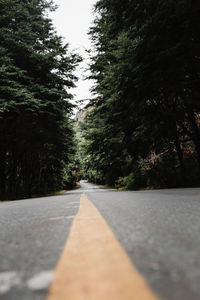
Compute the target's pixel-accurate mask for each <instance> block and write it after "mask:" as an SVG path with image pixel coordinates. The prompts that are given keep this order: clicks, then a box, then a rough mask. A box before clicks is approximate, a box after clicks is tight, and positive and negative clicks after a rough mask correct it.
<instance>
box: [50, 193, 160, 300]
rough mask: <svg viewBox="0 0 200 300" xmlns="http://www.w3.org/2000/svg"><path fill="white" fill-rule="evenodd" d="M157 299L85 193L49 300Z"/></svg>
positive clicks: (60, 261) (57, 269)
mask: <svg viewBox="0 0 200 300" xmlns="http://www.w3.org/2000/svg"><path fill="white" fill-rule="evenodd" d="M111 299H113V300H156V299H158V298H157V296H155V295H154V294H153V292H152V291H151V290H150V288H149V287H148V285H147V283H146V282H145V280H144V279H143V278H142V276H141V275H140V274H139V273H138V271H137V270H136V269H135V268H134V266H133V265H132V263H131V261H130V259H129V258H128V256H127V254H126V253H125V251H124V249H123V248H122V246H121V245H120V243H119V242H118V241H117V240H116V238H115V236H114V234H113V233H112V231H111V229H110V228H109V226H108V225H107V223H106V222H105V220H104V219H103V218H102V216H101V215H100V213H99V212H98V210H97V209H96V208H95V206H94V205H93V204H92V203H91V202H90V201H89V200H88V199H87V197H86V196H85V194H83V195H82V196H81V202H80V208H79V211H78V214H77V215H76V217H75V218H74V221H73V223H72V227H71V230H70V234H69V237H68V239H67V242H66V245H65V247H64V250H63V253H62V255H61V258H60V260H59V262H58V265H57V268H56V271H55V280H54V282H53V283H52V285H51V287H50V290H49V293H48V296H47V300H111Z"/></svg>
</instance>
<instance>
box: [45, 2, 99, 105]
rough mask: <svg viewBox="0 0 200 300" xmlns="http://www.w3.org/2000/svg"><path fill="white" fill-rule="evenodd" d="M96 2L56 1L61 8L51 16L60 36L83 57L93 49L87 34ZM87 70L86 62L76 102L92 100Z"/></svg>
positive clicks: (82, 68) (81, 70) (83, 66)
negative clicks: (88, 50) (85, 79)
mask: <svg viewBox="0 0 200 300" xmlns="http://www.w3.org/2000/svg"><path fill="white" fill-rule="evenodd" d="M95 2H96V0H54V3H55V4H57V5H58V6H59V7H58V9H57V10H56V11H55V12H53V13H51V14H50V17H51V19H52V20H53V23H54V26H55V28H56V29H57V32H58V34H59V35H62V36H63V37H64V38H65V42H67V43H69V44H70V48H71V49H75V50H76V52H78V53H79V54H81V55H82V56H83V55H84V56H85V55H86V54H85V51H84V49H85V48H87V49H88V48H90V47H91V45H90V41H89V38H88V36H87V32H88V29H89V27H90V25H91V22H92V20H93V15H92V7H93V4H94V3H95ZM85 68H86V62H84V63H82V64H81V66H80V67H79V69H78V71H77V75H78V77H80V80H79V82H78V83H77V88H76V89H74V91H73V94H74V95H75V100H80V99H86V98H91V93H90V92H89V89H90V87H91V85H92V82H90V81H84V80H83V77H84V75H85V71H84V69H85Z"/></svg>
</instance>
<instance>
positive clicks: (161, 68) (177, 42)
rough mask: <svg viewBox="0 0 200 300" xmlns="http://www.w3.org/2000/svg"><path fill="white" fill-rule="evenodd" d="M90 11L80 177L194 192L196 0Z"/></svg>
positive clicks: (199, 117) (116, 4) (106, 3)
mask: <svg viewBox="0 0 200 300" xmlns="http://www.w3.org/2000/svg"><path fill="white" fill-rule="evenodd" d="M95 11H96V18H95V21H94V25H93V27H92V28H91V30H90V35H91V39H92V41H93V43H94V46H95V54H94V55H92V54H91V72H92V76H91V77H92V78H93V79H94V80H95V81H96V85H95V87H94V92H95V93H96V95H97V97H96V99H95V100H93V101H92V102H91V103H90V104H89V108H88V109H87V111H88V113H87V116H86V118H85V122H83V124H82V131H83V133H82V139H81V143H80V150H81V156H82V160H83V172H84V176H85V177H86V178H88V179H89V180H91V181H96V182H100V183H107V184H111V185H113V184H117V185H118V186H126V187H128V188H140V187H146V186H152V187H177V186H187V185H188V186H190V185H198V184H199V183H200V176H199V170H200V81H199V76H200V38H199V36H200V22H199V16H200V4H199V1H192V0H180V1H174V0H146V1H141V0H132V1H129V0H123V1H121V0H99V1H97V3H96V6H95Z"/></svg>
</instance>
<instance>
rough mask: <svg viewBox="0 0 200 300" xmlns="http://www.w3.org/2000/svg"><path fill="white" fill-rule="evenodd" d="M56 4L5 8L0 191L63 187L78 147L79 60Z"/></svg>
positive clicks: (37, 0) (0, 39)
mask: <svg viewBox="0 0 200 300" xmlns="http://www.w3.org/2000/svg"><path fill="white" fill-rule="evenodd" d="M53 9H55V8H54V6H53V4H52V2H51V1H46V0H32V1H18V0H14V1H13V0H12V1H10V0H2V1H1V3H0V12H1V14H0V24H1V29H0V54H1V58H0V62H1V65H0V70H1V72H0V93H1V98H0V128H1V129H0V143H1V150H0V164H1V172H0V173H1V180H0V190H1V194H2V197H4V196H5V195H7V197H9V196H10V197H18V196H21V195H23V196H31V195H33V194H38V193H45V192H48V191H52V190H55V189H58V188H61V187H62V186H63V180H64V173H65V168H66V164H67V163H68V162H69V156H70V153H71V151H72V148H73V132H72V126H71V124H70V123H71V121H70V115H71V110H72V105H71V104H70V101H69V100H70V99H71V97H72V96H71V94H70V93H69V92H68V90H69V89H70V88H71V87H73V86H74V81H75V80H76V78H75V76H74V75H73V71H74V69H75V67H76V64H77V63H78V62H79V61H80V58H79V57H78V56H77V55H75V54H69V53H68V45H63V43H62V39H61V37H59V36H57V34H56V32H55V30H54V28H53V26H52V22H51V20H50V19H49V18H48V17H47V14H46V12H47V11H48V10H53Z"/></svg>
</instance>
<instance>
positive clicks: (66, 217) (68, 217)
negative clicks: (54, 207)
mask: <svg viewBox="0 0 200 300" xmlns="http://www.w3.org/2000/svg"><path fill="white" fill-rule="evenodd" d="M74 217H75V216H59V217H52V218H49V220H52V221H57V220H61V219H73V218H74Z"/></svg>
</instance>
